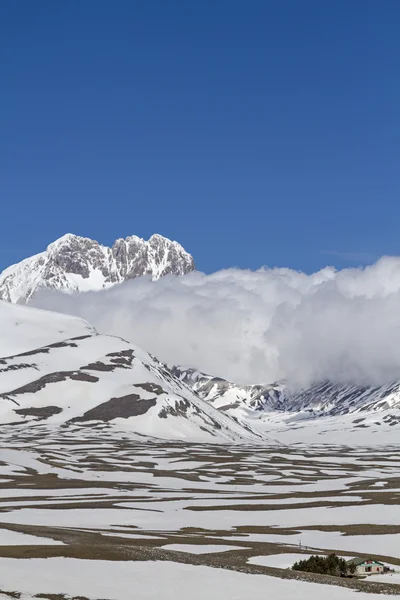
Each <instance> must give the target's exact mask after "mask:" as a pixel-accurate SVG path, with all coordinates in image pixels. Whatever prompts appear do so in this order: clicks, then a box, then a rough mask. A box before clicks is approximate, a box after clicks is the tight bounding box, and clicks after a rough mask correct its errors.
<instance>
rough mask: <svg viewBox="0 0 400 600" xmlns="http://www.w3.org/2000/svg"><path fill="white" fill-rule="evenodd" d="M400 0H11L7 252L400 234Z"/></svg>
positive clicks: (348, 261) (242, 255)
mask: <svg viewBox="0 0 400 600" xmlns="http://www.w3.org/2000/svg"><path fill="white" fill-rule="evenodd" d="M399 30H400V2H399V1H398V0H383V1H379V0H374V1H370V0H247V1H245V0H241V1H236V0H227V1H225V0H203V1H202V2H194V1H188V0H158V1H154V0H140V1H139V0H137V1H136V0H116V1H115V2H111V1H110V0H107V1H103V0H86V1H82V0H68V1H63V2H61V1H58V2H57V1H54V0H35V1H32V0H19V1H18V2H12V1H10V0H9V1H8V2H2V3H0V56H1V60H0V75H1V94H0V106H1V113H0V114H1V127H0V132H1V135H0V181H1V188H0V189H1V219H0V269H1V268H3V267H5V266H6V265H8V264H10V263H12V262H16V261H18V260H20V259H22V258H24V257H26V256H28V255H31V254H33V253H35V252H39V251H41V250H42V249H44V247H45V246H46V245H47V244H48V243H49V242H51V241H52V240H54V239H55V238H57V237H59V236H61V235H63V234H64V233H66V232H72V233H76V234H79V235H84V236H88V237H92V238H94V239H98V240H99V241H101V242H103V243H111V242H112V241H113V240H114V239H115V238H117V237H122V236H123V237H125V236H127V235H129V234H132V233H135V234H137V235H140V236H142V237H148V236H149V235H151V234H152V233H153V232H158V233H161V234H163V235H166V236H168V237H171V238H173V239H176V240H178V241H180V242H181V243H182V244H183V245H184V246H185V247H186V248H187V249H188V250H189V251H190V252H192V253H193V255H194V257H195V259H196V262H197V265H198V268H199V269H201V270H204V271H206V272H211V271H214V270H216V269H219V268H223V267H228V266H239V267H245V268H257V267H259V266H261V265H270V266H275V265H278V266H290V267H293V268H296V269H303V270H306V271H311V270H314V269H318V268H320V267H322V266H324V265H325V264H327V263H330V264H335V265H336V266H337V267H343V266H347V265H352V264H359V263H362V262H369V261H372V260H374V258H375V257H377V256H379V255H382V254H399V253H400V240H399V237H400V236H399V225H398V224H399V222H400V202H399V200H400V195H399V192H400V75H399V74H400V35H399Z"/></svg>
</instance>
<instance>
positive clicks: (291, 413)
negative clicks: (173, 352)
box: [172, 367, 400, 432]
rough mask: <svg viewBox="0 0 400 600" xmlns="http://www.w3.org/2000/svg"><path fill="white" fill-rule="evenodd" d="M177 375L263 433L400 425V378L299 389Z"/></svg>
mask: <svg viewBox="0 0 400 600" xmlns="http://www.w3.org/2000/svg"><path fill="white" fill-rule="evenodd" d="M172 372H173V373H174V375H175V376H176V377H177V378H179V379H180V380H181V381H183V382H185V383H186V384H187V385H189V386H190V387H191V388H192V389H193V390H195V391H196V393H197V394H198V395H199V396H200V397H201V398H203V399H204V400H206V401H207V402H209V403H210V404H211V405H212V406H214V407H216V408H218V409H219V410H220V411H222V412H224V413H225V414H227V415H229V416H231V417H232V418H234V419H236V420H237V421H238V422H240V423H242V424H248V425H250V426H251V427H252V429H256V430H257V431H264V432H265V431H269V432H270V431H271V428H272V429H273V428H274V427H275V425H276V424H277V423H280V425H282V427H286V428H287V427H289V428H291V427H296V428H299V427H301V428H303V429H304V430H305V429H306V427H307V424H309V423H310V422H313V424H314V425H315V423H316V422H317V421H318V422H319V423H320V426H321V428H326V427H327V426H328V425H327V424H329V427H330V428H331V429H332V428H333V429H332V430H334V429H335V427H336V428H337V427H339V428H340V429H341V430H343V431H344V430H353V431H354V430H358V429H366V428H370V427H375V429H376V426H378V427H382V426H383V427H385V426H386V428H388V427H390V428H391V427H393V426H394V425H398V424H400V380H398V381H394V382H390V383H388V384H386V385H382V386H362V385H354V384H345V383H335V382H329V381H325V382H320V383H316V384H314V385H311V386H310V387H308V388H307V389H302V390H297V391H293V390H291V389H290V388H288V387H287V386H286V385H285V384H284V383H274V384H270V385H250V386H240V385H236V384H234V383H232V382H229V381H226V380H224V379H220V378H218V377H212V376H209V375H206V374H204V373H200V372H199V371H195V370H193V369H183V368H179V367H172Z"/></svg>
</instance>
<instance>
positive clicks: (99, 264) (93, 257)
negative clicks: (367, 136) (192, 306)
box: [0, 234, 195, 303]
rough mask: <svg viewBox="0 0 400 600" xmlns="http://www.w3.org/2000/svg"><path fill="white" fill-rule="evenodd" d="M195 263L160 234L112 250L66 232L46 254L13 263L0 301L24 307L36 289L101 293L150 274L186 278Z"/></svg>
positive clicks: (121, 242) (1, 281) (0, 283)
mask: <svg viewBox="0 0 400 600" xmlns="http://www.w3.org/2000/svg"><path fill="white" fill-rule="evenodd" d="M194 269H195V265H194V260H193V258H192V256H191V255H190V254H188V253H187V252H186V251H185V250H184V248H183V247H182V246H181V245H180V244H178V243H177V242H173V241H171V240H169V239H167V238H164V237H163V236H161V235H157V234H155V235H153V236H151V238H150V239H149V240H148V241H146V240H143V239H141V238H139V237H137V236H131V237H128V238H126V239H118V240H116V242H114V244H113V245H112V247H111V248H109V247H107V246H103V245H102V244H99V243H98V242H96V241H94V240H91V239H89V238H83V237H79V236H76V235H72V234H67V235H65V236H63V237H62V238H60V239H59V240H57V241H55V242H53V243H52V244H50V245H49V246H48V247H47V249H46V250H45V252H42V253H40V254H37V255H36V256H32V257H30V258H27V259H25V260H23V261H22V262H20V263H18V264H16V265H12V266H11V267H9V268H8V269H5V271H3V272H2V273H1V274H0V299H1V300H6V301H8V302H14V303H26V302H28V301H29V300H30V299H31V298H32V296H33V295H34V294H35V293H36V291H37V290H38V289H39V288H42V287H48V288H54V289H59V290H62V291H65V292H70V293H72V292H83V291H90V290H99V289H102V288H105V287H109V286H111V285H114V284H116V283H121V282H123V281H126V280H127V279H134V278H135V277H140V276H141V275H150V276H151V277H152V278H153V279H158V278H160V277H163V276H164V275H184V274H185V273H189V272H190V271H193V270H194Z"/></svg>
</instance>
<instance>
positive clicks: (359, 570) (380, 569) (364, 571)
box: [347, 558, 386, 575]
mask: <svg viewBox="0 0 400 600" xmlns="http://www.w3.org/2000/svg"><path fill="white" fill-rule="evenodd" d="M347 564H353V565H355V566H356V575H373V574H378V573H384V572H385V571H386V567H385V565H384V564H383V563H381V562H379V560H375V559H374V558H352V559H351V560H348V561H347Z"/></svg>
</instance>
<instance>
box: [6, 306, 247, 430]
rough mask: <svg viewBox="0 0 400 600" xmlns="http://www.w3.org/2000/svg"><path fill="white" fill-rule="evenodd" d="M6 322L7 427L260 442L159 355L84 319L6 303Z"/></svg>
mask: <svg viewBox="0 0 400 600" xmlns="http://www.w3.org/2000/svg"><path fill="white" fill-rule="evenodd" d="M4 324H6V328H5V329H2V341H1V346H0V350H1V355H2V358H0V400H1V402H0V424H13V425H14V424H15V425H16V426H18V425H23V424H27V425H29V426H32V425H35V424H36V423H37V422H40V423H43V422H44V423H46V425H48V426H63V427H76V426H80V427H87V426H90V427H97V428H98V427H105V426H106V427H110V426H112V427H116V428H119V429H125V430H128V431H130V432H134V433H137V434H141V435H146V436H152V437H158V438H165V439H181V440H184V439H186V440H190V441H209V442H221V441H224V442H238V441H244V440H253V441H254V440H257V439H258V436H257V435H256V434H254V433H252V432H251V430H250V428H249V427H247V428H245V427H242V426H241V425H240V424H238V423H237V422H236V421H235V420H233V419H231V418H230V417H229V416H227V415H225V414H223V413H221V412H220V411H218V410H217V409H216V408H214V407H213V406H211V405H210V404H208V403H207V402H206V401H204V400H202V399H201V398H199V396H197V394H196V393H195V392H193V391H192V390H190V389H189V388H188V387H187V386H186V385H185V384H184V383H182V382H181V381H180V380H179V379H177V378H176V377H174V376H173V375H172V374H171V373H170V372H169V371H168V370H167V369H165V367H164V366H163V365H162V364H161V363H159V362H158V361H157V359H156V358H154V357H152V356H151V355H149V354H148V353H147V352H144V351H143V350H141V349H140V348H138V347H136V346H133V345H132V344H129V343H128V342H126V341H124V340H122V339H120V338H117V337H113V336H106V335H98V334H97V333H96V332H95V331H94V330H93V329H92V328H91V327H90V326H89V325H88V324H87V323H86V322H85V321H82V320H80V319H77V318H73V317H66V316H65V315H59V314H57V313H49V312H47V311H41V310H37V309H32V308H30V307H25V306H16V305H12V304H8V303H5V302H1V301H0V326H2V325H4ZM38 342H39V343H38ZM43 342H45V344H43ZM22 349H23V352H21V350H22ZM15 350H17V353H15Z"/></svg>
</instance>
